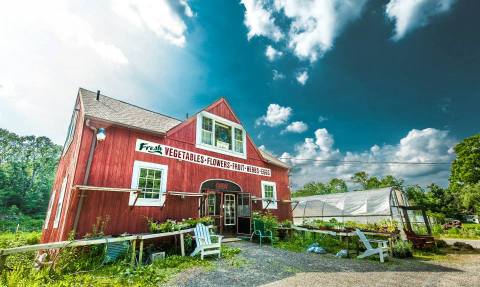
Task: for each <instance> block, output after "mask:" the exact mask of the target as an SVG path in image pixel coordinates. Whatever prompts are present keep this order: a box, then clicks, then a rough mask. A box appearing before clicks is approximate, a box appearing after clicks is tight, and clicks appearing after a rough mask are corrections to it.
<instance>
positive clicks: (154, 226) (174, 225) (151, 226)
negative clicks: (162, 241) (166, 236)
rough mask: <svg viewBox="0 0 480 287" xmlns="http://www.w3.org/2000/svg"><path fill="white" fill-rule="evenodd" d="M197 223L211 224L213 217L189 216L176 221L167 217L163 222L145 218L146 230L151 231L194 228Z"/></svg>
mask: <svg viewBox="0 0 480 287" xmlns="http://www.w3.org/2000/svg"><path fill="white" fill-rule="evenodd" d="M197 223H202V224H204V225H211V224H213V219H212V218H211V217H208V216H206V217H201V218H195V219H192V218H189V219H183V220H182V221H176V220H173V219H167V220H166V221H164V222H158V221H155V220H153V219H147V224H148V230H149V231H150V232H152V233H164V232H172V231H178V230H183V229H189V228H194V227H195V226H196V225H197Z"/></svg>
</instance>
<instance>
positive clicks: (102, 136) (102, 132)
mask: <svg viewBox="0 0 480 287" xmlns="http://www.w3.org/2000/svg"><path fill="white" fill-rule="evenodd" d="M106 137H107V134H106V133H105V129H104V128H99V129H98V131H97V141H103V140H105V138H106Z"/></svg>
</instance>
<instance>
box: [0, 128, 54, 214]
mask: <svg viewBox="0 0 480 287" xmlns="http://www.w3.org/2000/svg"><path fill="white" fill-rule="evenodd" d="M60 153H61V146H59V145H56V144H54V143H52V141H51V140H50V139H49V138H47V137H35V136H18V135H17V134H15V133H11V132H9V131H7V130H5V129H0V221H3V220H12V219H13V218H11V217H18V216H21V215H29V216H34V217H35V216H43V214H44V213H45V211H46V209H47V205H48V199H49V194H50V190H51V187H52V181H53V179H54V177H55V170H56V167H57V163H58V159H59V157H60Z"/></svg>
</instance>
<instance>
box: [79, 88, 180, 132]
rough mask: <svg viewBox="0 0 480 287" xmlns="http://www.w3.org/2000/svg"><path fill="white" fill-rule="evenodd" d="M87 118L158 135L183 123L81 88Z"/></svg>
mask: <svg viewBox="0 0 480 287" xmlns="http://www.w3.org/2000/svg"><path fill="white" fill-rule="evenodd" d="M79 93H80V97H81V98H82V102H83V106H84V108H85V116H87V117H93V118H97V119H100V120H104V121H107V122H112V123H116V124H119V125H123V126H128V127H132V128H137V129H140V130H145V131H152V132H156V133H166V132H167V131H168V130H170V129H171V128H173V127H174V126H176V125H178V124H180V123H181V121H179V120H177V119H174V118H172V117H168V116H165V115H162V114H159V113H156V112H152V111H149V110H146V109H143V108H140V107H137V106H135V105H132V104H129V103H126V102H123V101H120V100H116V99H112V98H110V97H107V96H105V95H100V99H99V101H97V99H96V97H97V93H95V92H92V91H89V90H86V89H83V88H80V90H79Z"/></svg>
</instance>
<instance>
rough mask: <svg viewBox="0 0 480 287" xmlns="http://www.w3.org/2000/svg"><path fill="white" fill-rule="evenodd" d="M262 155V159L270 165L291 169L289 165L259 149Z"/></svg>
mask: <svg viewBox="0 0 480 287" xmlns="http://www.w3.org/2000/svg"><path fill="white" fill-rule="evenodd" d="M258 150H259V151H260V153H261V154H262V157H263V158H264V159H265V160H266V161H267V162H269V163H271V164H274V165H277V166H280V167H283V168H290V166H288V164H286V163H284V162H283V161H281V160H279V159H278V158H276V157H274V156H273V155H271V154H269V153H268V152H266V151H264V150H262V149H258Z"/></svg>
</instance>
